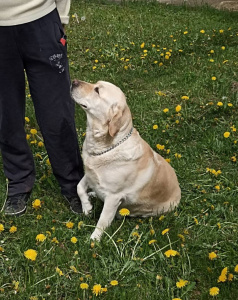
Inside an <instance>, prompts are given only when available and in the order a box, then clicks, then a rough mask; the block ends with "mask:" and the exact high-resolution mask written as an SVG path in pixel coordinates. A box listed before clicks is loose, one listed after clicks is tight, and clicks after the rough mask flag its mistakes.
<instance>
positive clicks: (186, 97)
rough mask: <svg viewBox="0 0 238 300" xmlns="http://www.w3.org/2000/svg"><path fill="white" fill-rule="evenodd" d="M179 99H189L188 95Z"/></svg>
mask: <svg viewBox="0 0 238 300" xmlns="http://www.w3.org/2000/svg"><path fill="white" fill-rule="evenodd" d="M181 99H182V100H189V97H188V96H182V97H181Z"/></svg>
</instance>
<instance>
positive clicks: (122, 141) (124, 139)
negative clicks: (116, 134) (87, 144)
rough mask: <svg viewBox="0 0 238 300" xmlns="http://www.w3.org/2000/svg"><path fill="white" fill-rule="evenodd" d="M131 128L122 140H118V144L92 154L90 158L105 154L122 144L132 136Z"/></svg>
mask: <svg viewBox="0 0 238 300" xmlns="http://www.w3.org/2000/svg"><path fill="white" fill-rule="evenodd" d="M133 129H134V128H133V127H132V128H131V130H130V132H129V133H128V135H127V136H125V137H124V138H123V139H122V140H120V141H119V142H118V143H116V144H115V145H113V146H111V147H110V148H108V149H106V150H104V151H102V152H98V153H92V154H91V155H92V156H98V155H102V154H104V153H107V152H109V151H111V150H112V149H114V148H116V147H117V146H119V145H121V144H122V143H124V142H125V141H126V140H127V139H128V138H129V137H130V136H131V135H132V132H133Z"/></svg>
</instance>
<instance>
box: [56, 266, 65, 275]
mask: <svg viewBox="0 0 238 300" xmlns="http://www.w3.org/2000/svg"><path fill="white" fill-rule="evenodd" d="M55 270H56V272H57V273H58V274H59V276H63V275H64V273H63V272H62V271H61V270H60V268H58V267H56V268H55Z"/></svg>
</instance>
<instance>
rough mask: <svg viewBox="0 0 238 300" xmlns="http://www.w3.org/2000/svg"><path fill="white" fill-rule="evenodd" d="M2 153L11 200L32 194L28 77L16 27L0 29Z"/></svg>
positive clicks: (32, 163)
mask: <svg viewBox="0 0 238 300" xmlns="http://www.w3.org/2000/svg"><path fill="white" fill-rule="evenodd" d="M0 41H1V47H0V61H1V64H0V150H1V153H2V159H3V167H4V173H5V176H6V177H7V178H8V196H14V195H17V194H22V193H29V192H30V191H31V189H32V187H33V184H34V180H35V171H34V161H33V156H32V153H31V151H30V149H29V146H28V144H27V140H26V133H25V130H24V123H25V74H24V66H23V62H22V58H21V55H20V53H19V49H18V47H17V44H16V40H15V26H9V27H1V26H0Z"/></svg>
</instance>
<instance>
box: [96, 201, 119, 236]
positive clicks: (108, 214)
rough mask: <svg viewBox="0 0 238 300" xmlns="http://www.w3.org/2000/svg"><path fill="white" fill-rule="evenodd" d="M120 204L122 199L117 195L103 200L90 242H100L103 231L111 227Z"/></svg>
mask: <svg viewBox="0 0 238 300" xmlns="http://www.w3.org/2000/svg"><path fill="white" fill-rule="evenodd" d="M121 202H122V199H121V197H119V196H118V195H110V196H107V197H106V198H105V200H104V205H103V210H102V212H101V215H100V218H99V220H98V223H97V226H96V229H95V230H94V232H93V233H92V235H91V239H92V240H98V241H99V240H100V238H101V236H102V234H103V230H104V229H106V228H107V227H109V226H110V225H111V223H112V221H113V219H114V217H115V215H116V212H117V209H118V207H119V206H120V204H121Z"/></svg>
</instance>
